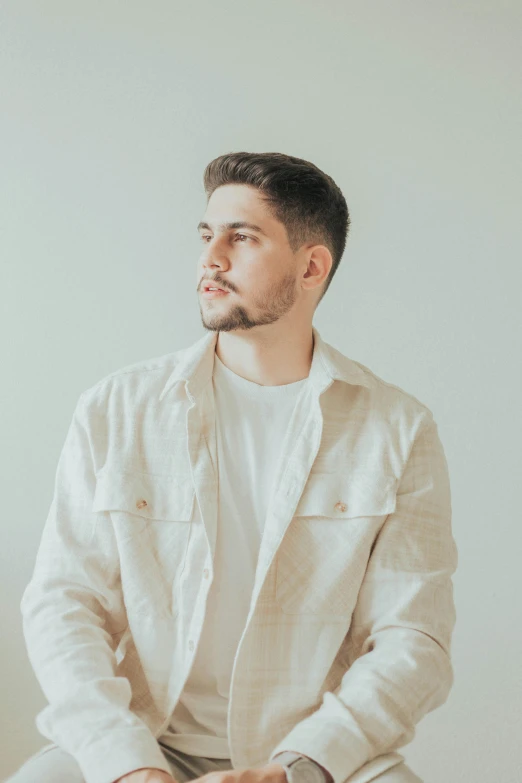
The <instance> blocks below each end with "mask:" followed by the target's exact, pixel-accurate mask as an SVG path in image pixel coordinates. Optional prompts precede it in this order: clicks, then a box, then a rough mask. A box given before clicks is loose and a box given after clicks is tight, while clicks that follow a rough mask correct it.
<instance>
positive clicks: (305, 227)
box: [10, 152, 457, 783]
mask: <svg viewBox="0 0 522 783" xmlns="http://www.w3.org/2000/svg"><path fill="white" fill-rule="evenodd" d="M204 183H205V190H206V194H207V199H208V200H207V207H206V212H205V215H204V218H203V220H202V221H201V222H200V224H199V226H198V229H199V232H200V238H201V243H202V252H201V258H200V260H199V264H198V268H197V278H196V279H197V294H198V297H199V307H200V313H201V319H202V323H203V327H204V329H205V330H206V332H207V333H206V334H205V336H204V337H203V338H201V339H200V340H199V341H198V342H196V343H195V344H194V345H192V346H190V347H189V348H186V349H182V350H180V351H176V352H174V353H171V354H168V355H166V356H161V357H159V358H156V359H152V360H150V361H145V362H138V363H136V364H134V365H131V366H129V367H125V368H122V369H120V370H118V371H116V372H114V373H112V374H110V375H108V376H106V377H105V378H103V379H101V380H100V381H99V382H98V383H97V384H95V385H94V386H93V387H91V388H90V389H87V390H86V391H84V392H83V393H82V394H81V395H80V399H79V401H78V404H77V407H76V409H75V412H74V415H73V418H72V422H71V425H70V428H69V431H68V434H67V438H66V441H65V445H64V448H63V451H62V454H61V455H60V460H59V463H58V468H57V474H56V484H55V494H54V498H53V502H52V506H51V509H50V512H49V516H48V519H47V521H46V524H45V527H44V531H43V535H42V541H41V543H40V548H39V551H38V555H37V559H36V565H35V570H34V574H33V577H32V579H31V582H30V583H29V585H28V586H27V588H26V590H25V593H24V596H23V598H22V603H21V609H22V614H23V623H24V634H25V638H26V643H27V648H28V653H29V657H30V660H31V663H32V666H33V668H34V670H35V673H36V676H37V677H38V679H39V682H40V684H41V686H42V689H43V691H44V693H45V695H46V697H47V699H48V701H49V704H48V706H47V707H46V708H45V709H44V710H42V712H41V713H39V715H38V716H37V720H36V723H37V727H38V729H39V730H40V732H41V733H42V734H43V735H44V736H46V737H48V738H49V739H50V740H52V742H51V744H50V745H47V746H45V747H44V748H42V749H41V751H40V752H39V753H38V754H36V755H35V756H33V757H31V759H29V760H28V761H27V762H26V763H25V764H24V765H23V766H22V767H21V768H20V769H19V770H18V772H17V773H16V774H15V775H14V777H12V778H10V783H29V781H36V780H38V781H39V783H50V781H53V783H54V782H55V781H57V780H67V781H68V783H74V782H75V781H78V783H80V782H81V781H84V780H85V781H86V782H87V783H113V781H119V783H123V782H124V783H166V782H167V781H172V780H173V779H174V780H177V781H179V783H184V782H185V781H188V780H194V779H201V778H203V779H205V781H206V782H207V783H285V781H286V780H288V781H290V783H325V782H326V783H365V781H369V780H376V781H377V780H378V781H379V783H407V782H411V781H419V780H420V778H419V777H418V776H417V775H415V774H414V773H413V772H412V770H411V769H410V768H409V767H408V766H407V765H406V764H405V763H404V756H402V755H401V754H400V753H398V752H397V749H398V748H400V747H402V746H404V745H405V744H407V743H408V742H410V741H411V739H412V738H413V736H414V733H415V725H416V724H417V723H418V722H419V720H420V719H421V718H422V717H423V716H424V715H425V714H426V713H428V712H429V711H431V710H433V709H435V708H436V707H438V706H440V705H441V704H443V703H444V702H445V700H446V699H447V696H448V693H449V691H450V689H451V686H452V681H453V672H452V666H451V661H450V643H451V636H452V632H453V628H454V623H455V607H454V603H453V587H452V579H451V577H452V574H453V572H454V571H455V568H456V566H457V550H456V545H455V542H454V539H453V535H452V531H451V501H450V487H449V477H448V471H447V464H446V459H445V456H444V451H443V448H442V444H441V442H440V439H439V436H438V431H437V425H436V423H435V421H434V419H433V415H432V413H431V411H430V410H429V409H428V408H427V407H426V406H425V405H424V404H423V403H421V402H420V401H419V400H417V399H416V398H415V397H413V395H410V394H408V393H407V392H405V391H403V390H402V389H400V388H398V387H396V386H393V385H392V384H390V383H387V382H386V381H384V380H383V379H381V378H379V377H378V376H376V375H375V374H374V373H372V372H371V371H370V370H369V369H368V368H367V367H365V366H364V365H362V364H360V363H358V362H355V361H353V360H351V359H349V358H348V357H346V356H344V355H343V354H342V353H340V352H339V351H337V350H336V349H335V348H333V347H332V346H331V345H329V344H328V343H326V342H325V341H324V340H323V339H322V338H321V335H320V334H319V332H318V330H317V329H316V328H315V327H314V326H312V318H313V315H314V312H315V309H316V307H317V305H318V303H319V301H320V300H321V298H322V296H324V294H325V292H326V290H327V288H328V286H329V285H330V283H331V280H332V277H333V274H334V273H335V271H336V269H337V267H338V264H339V262H340V259H341V256H342V253H343V251H344V247H345V241H346V235H347V232H348V227H349V215H348V209H347V206H346V202H345V200H344V197H343V195H342V193H341V191H340V190H339V188H338V187H337V186H336V184H335V183H334V182H333V180H332V179H331V178H330V177H329V176H327V175H326V174H324V173H323V172H322V171H320V170H319V169H318V168H317V167H316V166H314V165H313V164H312V163H309V162H307V161H304V160H301V159H298V158H295V157H291V156H288V155H283V154H277V153H264V154H254V153H246V152H242V153H235V154H228V155H222V156H220V157H219V158H217V159H216V160H214V161H212V162H211V163H210V164H209V165H208V166H207V169H206V171H205V177H204ZM216 289H219V290H216Z"/></svg>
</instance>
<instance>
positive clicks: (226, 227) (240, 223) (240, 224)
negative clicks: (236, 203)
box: [198, 220, 268, 237]
mask: <svg viewBox="0 0 522 783" xmlns="http://www.w3.org/2000/svg"><path fill="white" fill-rule="evenodd" d="M202 228H206V229H208V230H209V231H212V229H211V227H210V226H209V224H208V223H204V222H202V221H201V222H200V223H198V231H201V229H202ZM218 228H219V229H221V231H232V229H234V228H249V229H250V230H251V231H257V232H258V233H259V234H263V236H265V237H266V236H268V234H267V233H266V231H263V229H262V228H261V226H256V224H255V223H245V221H244V220H236V221H234V222H233V223H220V224H219V225H218Z"/></svg>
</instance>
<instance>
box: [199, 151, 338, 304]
mask: <svg viewBox="0 0 522 783" xmlns="http://www.w3.org/2000/svg"><path fill="white" fill-rule="evenodd" d="M203 184H204V188H205V193H206V195H207V203H208V200H209V199H210V196H211V195H212V193H213V192H214V191H215V190H216V188H219V187H220V186H221V185H232V184H237V185H250V186H252V187H254V188H257V189H258V190H259V191H260V194H261V198H262V199H263V200H264V202H265V203H266V205H267V208H268V211H269V213H270V214H271V215H272V217H274V218H275V219H276V220H278V221H279V222H280V223H282V224H283V225H284V226H285V228H286V233H287V236H288V242H289V244H290V247H291V249H292V252H293V253H296V252H297V250H299V248H300V247H301V246H302V245H303V244H305V242H313V243H315V244H318V245H319V244H320V245H325V246H326V247H327V248H328V250H329V251H330V253H331V254H332V266H331V269H330V273H329V275H328V277H327V278H326V280H325V282H324V284H323V291H322V293H321V296H320V298H319V299H318V301H317V304H319V302H320V301H321V299H322V298H323V296H324V295H325V293H326V291H327V290H328V287H329V286H330V283H331V280H332V277H333V276H334V274H335V272H336V270H337V267H338V266H339V263H340V261H341V258H342V255H343V252H344V248H345V246H346V238H347V236H348V230H349V228H350V215H349V213H348V207H347V204H346V201H345V198H344V196H343V194H342V192H341V190H340V189H339V187H338V186H337V185H336V184H335V182H334V181H333V179H332V178H331V177H330V176H328V174H325V173H324V172H323V171H321V169H319V168H318V167H317V166H315V165H314V164H313V163H310V162H309V161H307V160H302V159H301V158H295V157H293V156H292V155H285V154H284V153H282V152H229V153H226V154H225V155H220V156H219V157H218V158H215V159H214V160H212V161H211V162H210V163H209V164H208V166H207V167H206V169H205V172H204V175H203Z"/></svg>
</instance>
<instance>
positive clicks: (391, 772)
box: [4, 741, 422, 783]
mask: <svg viewBox="0 0 522 783" xmlns="http://www.w3.org/2000/svg"><path fill="white" fill-rule="evenodd" d="M159 745H160V747H161V750H162V752H163V755H164V756H165V758H166V759H167V761H168V763H169V765H170V768H171V772H172V775H173V777H174V778H175V779H176V780H177V781H178V783H188V781H191V780H195V778H199V777H201V776H202V775H205V774H206V773H207V772H214V771H221V770H226V769H232V766H231V764H230V759H214V758H206V757H204V756H190V755H188V754H187V753H182V752H181V751H180V750H172V749H171V748H169V747H167V746H166V745H164V744H163V743H162V742H161V741H159ZM363 769H364V767H361V769H359V770H357V772H356V773H355V775H356V776H357V777H359V776H360V774H361V772H362V770H363ZM351 780H352V777H349V778H347V779H346V781H344V783H350V781H351ZM369 780H370V778H369ZM371 780H372V781H375V782H376V783H422V780H421V779H420V778H419V777H417V775H415V773H414V772H412V770H411V769H410V768H409V767H408V766H407V765H406V764H405V762H400V763H399V764H396V765H395V766H394V767H392V768H391V769H388V770H386V771H385V772H382V773H381V774H377V776H376V777H373V778H371ZM58 782H59V783H85V780H84V778H83V775H82V773H81V770H80V767H79V766H78V764H77V763H76V761H75V760H74V758H73V757H72V756H71V755H70V754H69V753H66V752H65V751H64V750H62V749H61V748H59V747H58V746H57V745H54V746H52V747H49V748H47V749H45V750H43V752H41V751H37V753H35V754H34V755H33V756H30V757H29V758H28V759H27V761H25V762H24V763H23V764H22V766H21V767H19V769H18V770H17V771H16V772H15V773H14V774H13V775H12V776H11V777H9V778H7V779H6V780H5V781H4V783H58Z"/></svg>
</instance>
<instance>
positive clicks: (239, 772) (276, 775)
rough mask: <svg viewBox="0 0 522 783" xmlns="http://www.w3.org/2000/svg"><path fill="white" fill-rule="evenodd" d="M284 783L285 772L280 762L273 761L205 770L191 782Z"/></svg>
mask: <svg viewBox="0 0 522 783" xmlns="http://www.w3.org/2000/svg"><path fill="white" fill-rule="evenodd" d="M200 781H203V783H286V772H285V770H284V767H283V766H282V764H277V763H276V762H275V761H274V762H272V763H270V764H266V765H265V766H264V767H254V768H252V769H225V770H221V771H219V772H207V774H206V775H202V776H201V777H200V778H195V779H194V780H193V781H192V783H200Z"/></svg>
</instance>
